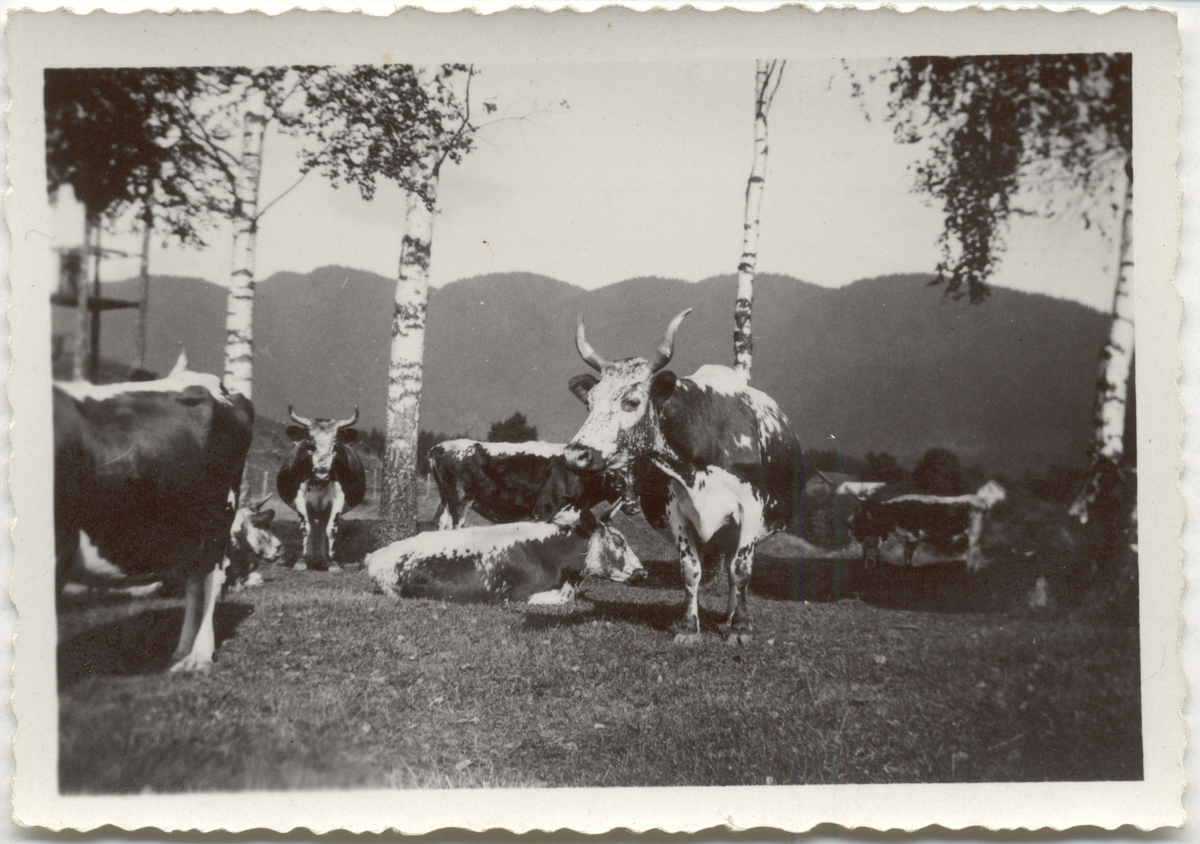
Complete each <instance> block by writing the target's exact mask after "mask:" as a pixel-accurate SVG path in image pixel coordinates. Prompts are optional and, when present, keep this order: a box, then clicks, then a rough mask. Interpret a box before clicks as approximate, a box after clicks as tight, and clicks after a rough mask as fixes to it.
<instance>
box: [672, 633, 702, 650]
mask: <svg viewBox="0 0 1200 844" xmlns="http://www.w3.org/2000/svg"><path fill="white" fill-rule="evenodd" d="M703 639H704V637H703V636H701V635H700V634H699V633H676V634H675V644H677V645H683V646H684V647H689V648H690V647H692V646H693V645H698V644H700V642H701V641H703Z"/></svg>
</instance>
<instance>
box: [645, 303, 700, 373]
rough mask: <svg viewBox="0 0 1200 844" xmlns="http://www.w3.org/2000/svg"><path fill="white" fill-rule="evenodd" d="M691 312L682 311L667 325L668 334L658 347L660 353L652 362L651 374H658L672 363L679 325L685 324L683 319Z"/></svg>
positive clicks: (689, 309)
mask: <svg viewBox="0 0 1200 844" xmlns="http://www.w3.org/2000/svg"><path fill="white" fill-rule="evenodd" d="M691 312H692V309H691V308H688V309H687V310H686V311H680V312H679V314H678V315H676V317H675V319H673V320H671V322H670V323H668V324H667V333H666V334H665V335H663V341H662V343H660V344H659V346H658V352H657V353H656V354H655V356H654V360H652V361H650V371H651V372H658V370H660V369H662V368H663V367H664V366H666V365H667V364H668V363H670V362H671V355H673V354H675V332H676V331H678V330H679V323H681V322H683V318H684V317H685V316H687V315H688V314H690V313H691Z"/></svg>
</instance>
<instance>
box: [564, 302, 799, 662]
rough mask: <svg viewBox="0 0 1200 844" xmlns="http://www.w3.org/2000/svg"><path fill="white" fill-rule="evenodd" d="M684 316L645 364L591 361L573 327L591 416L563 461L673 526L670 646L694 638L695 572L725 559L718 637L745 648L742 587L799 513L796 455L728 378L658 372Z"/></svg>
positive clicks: (771, 408) (773, 409)
mask: <svg viewBox="0 0 1200 844" xmlns="http://www.w3.org/2000/svg"><path fill="white" fill-rule="evenodd" d="M690 310H691V309H688V310H686V311H684V312H683V313H681V314H679V315H678V316H676V317H675V318H674V319H673V320H671V323H670V324H669V325H668V326H667V331H666V335H665V336H664V338H663V342H662V344H661V345H660V346H659V348H658V351H657V353H656V354H655V355H654V356H653V357H652V358H651V359H650V360H645V359H643V358H626V359H625V360H618V361H609V360H605V359H604V358H602V357H600V355H598V354H597V353H596V352H595V350H593V349H592V347H591V345H589V344H588V342H587V337H586V336H585V333H584V328H583V318H582V317H580V319H579V324H578V328H577V330H576V337H575V344H576V347H577V348H578V350H579V355H580V357H582V358H583V360H584V361H585V362H586V363H587V364H588V365H590V366H592V367H593V368H594V369H596V370H597V371H598V372H599V373H600V378H599V379H597V378H596V377H595V376H592V375H580V376H577V377H575V378H573V379H571V390H572V391H573V392H574V393H575V394H576V395H577V396H578V397H579V398H580V400H582V401H583V402H584V403H586V404H587V406H588V418H587V421H586V422H584V424H583V427H582V428H580V429H579V432H578V433H577V434H576V435H575V437H574V439H572V440H571V442H570V443H568V445H567V448H566V451H565V455H566V458H567V463H568V465H570V466H571V468H572V469H574V470H575V471H577V472H580V473H581V474H583V475H585V476H586V475H589V474H593V473H595V472H599V471H612V472H617V473H619V474H621V475H622V476H623V477H624V478H625V482H626V484H627V485H629V486H630V487H631V488H632V489H633V490H634V491H635V493H636V494H637V495H638V497H639V498H640V499H641V504H642V511H643V512H644V513H645V515H646V518H647V519H648V520H649V521H650V522H651V524H654V525H655V526H656V527H665V526H666V525H667V524H669V525H670V528H671V531H672V533H673V534H674V536H675V540H676V543H677V545H678V547H679V563H680V567H681V568H682V570H683V581H684V585H685V587H686V589H687V608H686V610H685V612H684V617H683V622H682V625H681V629H680V631H679V633H678V635H676V637H675V641H676V642H677V643H681V644H688V643H693V642H697V641H699V640H700V613H699V586H700V574H701V571H702V565H701V563H702V561H703V562H704V563H707V564H709V565H716V564H718V563H719V562H720V560H721V559H722V558H724V559H725V561H726V563H727V566H728V569H727V570H728V573H729V601H728V608H727V614H726V619H725V625H724V628H723V629H724V632H725V634H726V641H728V642H730V643H731V644H743V643H748V642H749V641H750V638H751V624H750V614H749V610H748V608H747V606H746V586H747V584H748V583H749V581H750V573H751V566H752V564H753V559H754V547H755V545H756V544H757V543H758V542H759V541H760V540H761V539H763V538H765V537H766V536H769V535H770V534H771V533H773V532H775V531H777V530H781V529H784V528H786V527H787V526H788V525H789V523H790V522H791V520H792V518H793V516H794V514H795V513H796V511H797V509H798V506H799V501H800V491H801V490H802V489H803V486H804V483H803V478H802V471H801V462H800V447H799V445H798V444H797V442H796V437H795V435H794V434H793V433H792V429H791V426H790V425H789V424H788V420H787V417H785V416H784V415H783V412H782V411H781V410H780V409H779V407H778V406H777V405H776V404H775V402H774V401H773V400H772V399H771V398H770V397H769V396H767V395H766V394H765V393H762V392H760V391H758V390H755V389H754V388H752V387H750V386H749V385H748V384H747V383H746V380H745V379H744V378H743V377H742V376H741V375H740V374H738V373H737V372H736V371H734V370H733V369H730V368H729V367H725V366H711V365H710V366H702V367H701V368H700V369H699V370H697V371H696V373H695V374H694V375H692V376H690V377H688V378H680V377H678V376H676V375H675V373H674V372H670V371H666V370H664V369H663V368H664V367H665V366H666V365H667V363H668V362H670V360H671V355H672V352H673V350H674V346H675V332H676V331H677V330H678V328H679V324H680V323H681V322H682V321H683V318H684V317H686V316H687V315H688V313H690Z"/></svg>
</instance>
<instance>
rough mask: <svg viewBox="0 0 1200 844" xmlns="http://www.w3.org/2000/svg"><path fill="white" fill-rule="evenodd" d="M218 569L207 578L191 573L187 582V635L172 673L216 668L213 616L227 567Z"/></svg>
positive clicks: (223, 565)
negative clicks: (214, 660) (213, 665)
mask: <svg viewBox="0 0 1200 844" xmlns="http://www.w3.org/2000/svg"><path fill="white" fill-rule="evenodd" d="M227 564H228V560H226V561H224V563H222V565H220V566H216V567H214V568H213V569H212V570H211V571H209V572H208V573H207V574H200V573H191V574H189V575H188V578H187V593H186V594H187V599H186V600H187V603H186V605H185V608H184V611H183V631H182V633H181V634H180V637H179V647H177V648H176V649H175V654H174V656H172V658H171V659H172V661H174V662H175V664H174V665H172V666H171V671H172V672H176V671H203V670H205V669H208V668H211V667H212V658H213V651H214V650H215V649H216V634H215V633H214V631H213V613H214V612H215V610H216V606H217V596H218V595H220V594H221V584H222V583H224V582H225V566H226V565H227Z"/></svg>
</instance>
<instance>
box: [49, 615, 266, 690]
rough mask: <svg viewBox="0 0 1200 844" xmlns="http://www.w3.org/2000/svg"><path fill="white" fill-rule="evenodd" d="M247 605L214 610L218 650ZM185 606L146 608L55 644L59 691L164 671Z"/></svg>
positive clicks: (179, 627) (177, 639)
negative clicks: (89, 681) (95, 679)
mask: <svg viewBox="0 0 1200 844" xmlns="http://www.w3.org/2000/svg"><path fill="white" fill-rule="evenodd" d="M253 612H254V607H253V606H251V605H250V604H241V603H230V602H227V601H222V602H220V603H218V604H217V607H216V610H215V611H214V612H213V632H214V633H215V634H216V641H217V651H218V653H219V651H220V649H221V644H222V642H224V641H225V640H227V639H230V638H232V637H233V636H234V634H235V633H236V632H237V627H238V625H239V624H241V623H242V621H244V620H245V619H246V618H247V617H249V615H250V614H251V613H253ZM182 627H183V607H170V608H155V609H146V610H143V611H142V612H136V613H132V614H129V615H125V616H122V617H121V618H118V619H116V620H114V621H110V622H108V623H106V624H100V625H97V626H95V627H91V628H89V629H87V630H84V631H83V632H80V633H78V634H76V635H74V636H72V637H70V638H68V639H65V640H64V641H62V642H60V643H59V645H58V688H59V689H60V690H63V689H67V688H70V687H71V686H73V685H74V684H75V683H77V682H79V681H80V680H82V679H84V678H85V677H88V676H101V675H114V674H115V675H134V674H157V673H161V672H163V671H166V670H167V668H168V667H169V666H170V663H171V655H172V654H173V653H174V652H175V646H176V645H177V644H178V643H179V632H180V630H181V629H182Z"/></svg>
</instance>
